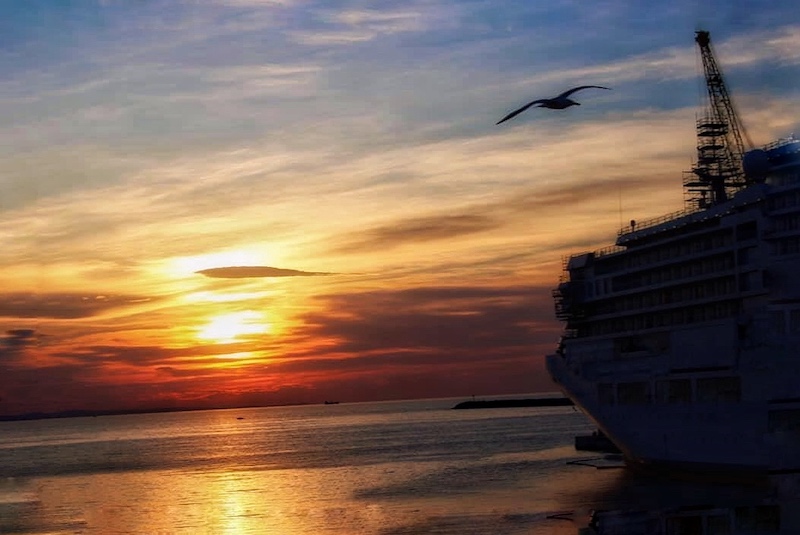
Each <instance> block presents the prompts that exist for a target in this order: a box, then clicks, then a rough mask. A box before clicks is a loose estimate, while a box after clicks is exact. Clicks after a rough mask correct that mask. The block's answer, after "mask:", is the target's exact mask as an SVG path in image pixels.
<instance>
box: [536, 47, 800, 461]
mask: <svg viewBox="0 0 800 535" xmlns="http://www.w3.org/2000/svg"><path fill="white" fill-rule="evenodd" d="M696 40H697V43H698V45H699V47H700V50H701V54H702V55H703V57H704V67H705V69H706V79H707V85H708V87H709V100H710V104H709V113H707V114H705V115H704V116H703V117H702V118H701V119H699V120H698V161H697V164H696V165H695V167H694V169H693V170H692V172H691V174H690V177H689V178H687V179H685V181H684V185H685V187H686V189H687V190H688V191H689V193H690V195H689V200H690V204H689V205H688V206H687V208H686V210H684V211H682V212H679V213H674V214H669V215H666V216H663V217H660V218H657V219H653V220H650V221H639V222H635V221H632V222H631V223H630V225H628V226H626V227H625V228H623V229H621V230H620V231H619V233H618V236H617V240H616V243H615V245H613V246H612V247H609V248H606V249H603V250H599V251H594V252H588V253H582V254H578V255H574V256H572V257H570V258H569V259H568V260H566V261H565V265H564V274H563V277H562V282H561V284H559V286H558V288H557V289H556V290H554V292H553V293H554V297H555V301H556V315H557V317H558V318H559V319H561V320H562V321H564V322H565V323H566V325H565V331H564V334H563V337H562V339H561V342H560V343H559V347H558V349H557V351H556V352H555V353H554V354H553V355H549V356H548V357H547V366H548V370H549V372H550V374H551V375H552V377H553V378H554V380H555V381H556V382H557V383H558V384H559V385H560V387H561V388H562V389H563V390H564V392H565V394H566V395H568V396H569V397H570V398H571V399H572V400H573V401H574V402H575V403H576V404H577V405H578V406H580V407H581V408H582V409H583V410H584V411H585V412H586V413H587V415H588V416H589V417H590V418H592V419H593V420H594V422H595V423H596V424H597V426H598V427H599V429H600V430H601V431H602V432H603V433H605V434H606V435H607V436H608V437H609V438H610V439H611V440H612V441H613V442H614V443H615V444H616V445H617V446H618V447H619V449H620V450H621V451H622V452H623V454H624V455H625V457H626V459H627V460H628V461H630V462H632V463H637V464H667V465H670V464H679V465H682V466H698V467H699V466H702V467H707V468H721V469H725V470H730V469H748V470H765V471H771V472H790V471H798V472H800V141H799V140H795V139H794V138H792V137H789V138H787V139H782V140H779V141H776V142H774V143H772V144H770V145H768V146H765V147H763V148H762V149H755V150H750V151H745V149H744V148H743V144H742V141H741V139H742V134H741V132H742V131H743V128H742V127H741V125H740V124H739V121H738V119H737V118H736V114H735V111H734V110H733V104H732V102H731V101H730V97H729V96H728V95H727V91H726V90H725V89H724V82H723V80H722V75H721V72H720V71H719V69H718V67H717V66H716V62H714V61H713V54H712V53H711V49H710V40H709V38H708V34H707V32H698V34H697V38H696ZM706 56H709V57H710V58H711V61H710V63H709V61H707V59H708V58H706ZM720 87H721V89H720ZM732 130H735V131H736V133H735V134H731V132H732ZM745 135H746V134H745Z"/></svg>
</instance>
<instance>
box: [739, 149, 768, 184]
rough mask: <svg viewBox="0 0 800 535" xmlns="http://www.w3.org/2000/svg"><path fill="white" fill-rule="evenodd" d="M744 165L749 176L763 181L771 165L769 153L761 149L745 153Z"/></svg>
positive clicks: (745, 172)
mask: <svg viewBox="0 0 800 535" xmlns="http://www.w3.org/2000/svg"><path fill="white" fill-rule="evenodd" d="M742 167H743V168H744V174H745V176H746V177H747V178H749V179H750V180H754V181H756V182H763V181H764V178H765V177H766V176H767V172H768V171H769V167H770V166H769V158H767V153H766V152H765V151H763V150H761V149H755V150H751V151H749V152H747V153H745V155H744V158H742Z"/></svg>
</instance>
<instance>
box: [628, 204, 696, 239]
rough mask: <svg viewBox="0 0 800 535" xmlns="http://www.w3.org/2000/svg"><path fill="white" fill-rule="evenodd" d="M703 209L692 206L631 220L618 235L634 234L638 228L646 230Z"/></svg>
mask: <svg viewBox="0 0 800 535" xmlns="http://www.w3.org/2000/svg"><path fill="white" fill-rule="evenodd" d="M702 210H703V209H702V208H699V207H691V208H684V209H683V210H678V211H677V212H671V213H669V214H666V215H662V216H658V217H654V218H652V219H645V220H644V221H633V220H632V221H631V224H630V225H628V226H625V227H622V228H621V229H620V231H619V232H618V233H617V236H618V237H620V236H625V235H627V234H633V233H634V232H636V231H638V230H644V229H647V228H652V227H655V226H658V225H660V224H662V223H666V222H667V221H671V220H673V219H677V218H679V217H683V216H687V215H690V214H694V213H695V212H701V211H702Z"/></svg>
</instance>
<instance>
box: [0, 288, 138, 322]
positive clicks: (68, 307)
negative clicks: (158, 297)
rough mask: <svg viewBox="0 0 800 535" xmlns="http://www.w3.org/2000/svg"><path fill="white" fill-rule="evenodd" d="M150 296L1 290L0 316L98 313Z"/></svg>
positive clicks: (59, 315)
mask: <svg viewBox="0 0 800 535" xmlns="http://www.w3.org/2000/svg"><path fill="white" fill-rule="evenodd" d="M150 300H151V298H149V297H143V296H133V295H87V294H81V293H66V292H60V293H33V292H6V293H2V294H0V316H7V317H12V318H56V319H75V318H86V317H91V316H96V315H98V314H101V313H103V312H106V311H108V310H110V309H113V308H117V307H122V306H126V305H132V304H135V303H140V302H143V301H150Z"/></svg>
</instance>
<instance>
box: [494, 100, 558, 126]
mask: <svg viewBox="0 0 800 535" xmlns="http://www.w3.org/2000/svg"><path fill="white" fill-rule="evenodd" d="M548 100H549V99H546V98H540V99H538V100H534V101H533V102H528V103H527V104H525V105H524V106H523V107H521V108H520V109H518V110H514V111H512V112H511V113H509V114H508V115H506V116H505V117H503V118H502V119H500V120H499V121H497V123H495V124H500V123H504V122H506V121H508V120H509V119H512V118H514V117H516V116H517V115H519V114H520V113H522V112H523V111H525V110H527V109H528V108H530V107H531V106H533V105H534V104H540V103H542V102H547V101H548Z"/></svg>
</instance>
